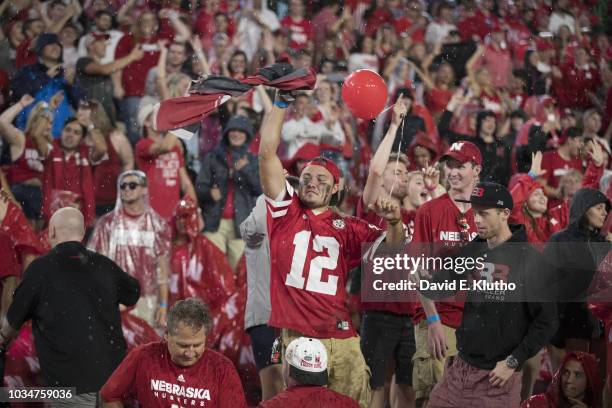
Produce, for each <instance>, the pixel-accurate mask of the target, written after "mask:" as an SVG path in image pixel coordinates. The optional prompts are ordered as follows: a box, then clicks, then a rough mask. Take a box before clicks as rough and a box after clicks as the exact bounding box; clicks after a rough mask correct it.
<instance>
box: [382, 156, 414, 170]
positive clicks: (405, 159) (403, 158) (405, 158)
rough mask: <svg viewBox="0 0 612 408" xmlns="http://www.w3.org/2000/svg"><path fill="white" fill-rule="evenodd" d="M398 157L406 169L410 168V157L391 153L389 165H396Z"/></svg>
mask: <svg viewBox="0 0 612 408" xmlns="http://www.w3.org/2000/svg"><path fill="white" fill-rule="evenodd" d="M398 157H399V161H400V163H403V164H404V165H405V166H406V168H408V167H410V160H408V156H406V155H405V154H404V153H400V154H397V153H391V154H390V155H389V161H387V164H391V163H395V162H396V161H397V160H398Z"/></svg>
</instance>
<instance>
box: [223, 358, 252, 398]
mask: <svg viewBox="0 0 612 408" xmlns="http://www.w3.org/2000/svg"><path fill="white" fill-rule="evenodd" d="M220 369H221V370H222V380H221V383H220V384H219V405H218V407H219V408H246V407H247V404H246V400H245V398H244V391H243V390H242V384H241V383H240V377H238V373H237V372H236V368H235V367H234V365H233V364H232V363H231V362H229V361H227V362H225V363H224V364H223V365H221V366H220Z"/></svg>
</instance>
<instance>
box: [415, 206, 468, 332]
mask: <svg viewBox="0 0 612 408" xmlns="http://www.w3.org/2000/svg"><path fill="white" fill-rule="evenodd" d="M464 216H465V220H466V221H467V224H468V225H469V226H470V228H469V230H468V234H469V240H470V241H471V240H472V239H474V238H476V236H477V235H478V233H477V232H476V223H475V222H474V213H473V212H472V209H470V210H468V211H467V212H466V213H465V214H464ZM460 218H461V211H459V208H457V206H456V205H455V203H454V202H453V200H452V199H451V198H450V196H449V195H448V194H444V195H442V196H440V197H438V198H435V199H433V200H431V201H428V202H426V203H425V204H423V205H422V206H421V207H420V208H419V210H418V211H417V215H416V218H415V220H414V235H413V236H412V242H415V243H438V244H445V245H449V246H456V245H462V244H463V243H465V242H467V241H466V240H462V239H461V228H460V226H459V219H460ZM466 238H467V237H466ZM436 309H437V310H438V314H439V315H440V319H441V320H442V323H443V324H445V325H447V326H450V327H454V328H457V327H459V324H460V323H461V316H462V314H463V302H436ZM425 317H426V315H425V311H424V310H423V308H422V307H421V306H420V305H419V306H418V307H417V308H416V311H415V315H414V322H415V324H418V323H419V322H421V320H423V319H425Z"/></svg>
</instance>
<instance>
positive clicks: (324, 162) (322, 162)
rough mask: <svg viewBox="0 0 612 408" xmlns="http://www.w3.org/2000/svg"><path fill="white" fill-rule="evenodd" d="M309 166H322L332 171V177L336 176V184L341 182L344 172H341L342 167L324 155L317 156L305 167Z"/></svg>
mask: <svg viewBox="0 0 612 408" xmlns="http://www.w3.org/2000/svg"><path fill="white" fill-rule="evenodd" d="M308 166H321V167H323V168H324V169H326V170H327V171H329V172H330V173H331V175H332V177H333V178H334V184H338V183H339V182H340V178H341V177H342V173H341V172H340V169H339V168H338V166H336V163H334V162H333V161H331V160H329V159H326V158H325V157H323V156H319V157H315V158H314V159H312V160H311V161H309V162H308V163H306V165H305V166H304V168H306V167H308ZM302 171H304V170H302Z"/></svg>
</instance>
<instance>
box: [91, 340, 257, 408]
mask: <svg viewBox="0 0 612 408" xmlns="http://www.w3.org/2000/svg"><path fill="white" fill-rule="evenodd" d="M101 394H102V398H103V399H104V401H106V402H117V401H125V400H129V399H135V400H137V401H138V403H139V406H141V407H147V408H176V407H206V408H213V407H219V408H221V407H227V408H242V407H245V408H246V401H245V399H244V393H243V391H242V385H241V384H240V378H239V377H238V373H237V372H236V368H234V366H233V364H232V363H231V361H230V360H229V359H228V358H226V357H225V356H223V355H221V354H219V353H217V352H216V351H213V350H210V349H206V350H205V351H204V353H203V355H202V357H201V358H200V361H198V362H197V363H196V364H195V365H193V366H191V367H180V366H178V365H176V364H174V363H173V362H172V360H171V359H170V353H169V352H168V345H167V344H166V342H163V341H160V342H156V343H149V344H145V345H144V346H140V347H137V348H135V349H134V350H132V352H131V353H130V354H128V355H127V357H126V358H125V359H124V360H123V362H122V363H121V364H120V365H119V367H117V369H116V370H115V372H114V373H113V374H112V375H111V377H110V378H109V379H108V381H106V384H104V387H102V390H101Z"/></svg>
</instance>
